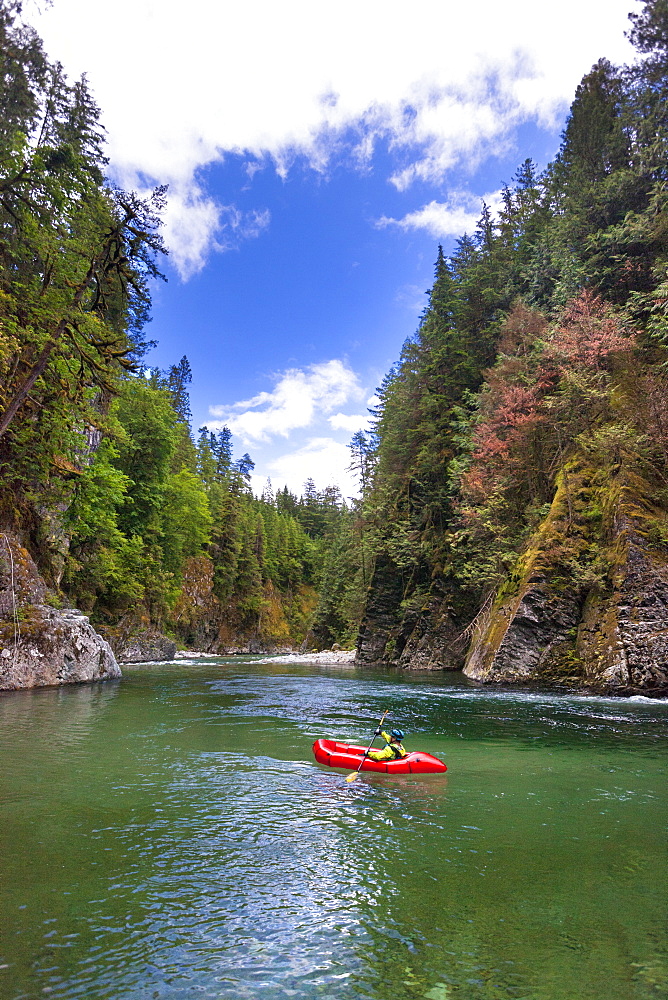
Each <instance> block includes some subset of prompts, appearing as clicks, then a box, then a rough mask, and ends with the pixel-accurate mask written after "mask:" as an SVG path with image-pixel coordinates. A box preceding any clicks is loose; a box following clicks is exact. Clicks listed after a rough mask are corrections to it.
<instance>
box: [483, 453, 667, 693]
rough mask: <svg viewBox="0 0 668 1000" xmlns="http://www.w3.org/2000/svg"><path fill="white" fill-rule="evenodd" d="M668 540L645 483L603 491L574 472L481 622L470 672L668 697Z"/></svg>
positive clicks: (626, 480)
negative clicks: (598, 518) (665, 693)
mask: <svg viewBox="0 0 668 1000" xmlns="http://www.w3.org/2000/svg"><path fill="white" fill-rule="evenodd" d="M597 511H598V512H599V515H600V522H599V525H598V526H597V525H596V517H595V516H593V513H595V512H597ZM667 539H668V517H667V516H666V513H665V511H663V510H660V509H659V508H657V507H655V506H654V505H653V504H652V502H651V500H650V493H649V490H647V489H646V484H645V483H644V482H643V480H642V479H641V478H640V477H638V476H631V475H628V474H627V475H625V476H622V475H621V474H620V475H619V477H618V479H617V480H616V481H615V482H612V483H609V482H608V483H604V484H603V483H601V482H600V479H599V481H598V482H597V479H596V476H595V475H594V474H592V473H591V470H588V469H587V468H586V466H585V465H584V464H583V463H579V464H578V463H576V462H574V463H572V465H571V468H570V469H569V471H568V475H567V476H562V477H561V479H560V483H559V486H558V489H557V493H556V495H555V498H554V502H553V504H552V508H551V510H550V513H549V515H548V517H547V518H546V520H545V521H544V523H543V524H542V525H541V527H540V529H539V530H538V532H537V533H536V535H535V536H534V538H533V539H532V540H531V542H530V544H529V546H528V548H527V551H526V552H525V553H524V554H523V556H522V557H521V558H520V560H519V562H518V566H517V568H516V570H515V572H514V574H513V575H512V576H511V578H510V579H509V580H508V581H507V582H506V583H505V584H504V586H503V587H502V588H501V589H500V591H499V593H498V594H497V598H496V601H495V602H494V604H493V606H492V608H491V611H490V613H489V614H488V615H487V616H486V618H485V620H484V621H483V622H481V623H480V625H479V627H478V629H477V631H476V633H475V635H474V638H473V642H472V644H471V649H470V651H469V655H468V658H467V661H466V665H465V668H464V673H465V674H466V675H467V676H468V677H471V678H474V679H475V680H479V681H482V682H485V683H489V682H497V683H517V682H524V683H526V682H536V681H538V682H543V683H548V684H553V683H556V684H559V685H563V686H567V687H576V688H579V689H583V688H584V689H588V690H594V691H602V692H608V693H611V694H627V693H633V692H645V693H659V692H664V691H666V690H668V544H667V543H666V540H667Z"/></svg>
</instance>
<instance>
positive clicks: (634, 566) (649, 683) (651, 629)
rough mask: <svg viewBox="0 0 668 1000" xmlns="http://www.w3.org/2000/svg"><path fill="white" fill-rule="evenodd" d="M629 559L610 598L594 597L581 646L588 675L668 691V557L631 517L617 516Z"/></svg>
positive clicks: (613, 684)
mask: <svg viewBox="0 0 668 1000" xmlns="http://www.w3.org/2000/svg"><path fill="white" fill-rule="evenodd" d="M615 528H616V530H617V534H618V538H619V540H620V543H621V545H622V547H623V550H624V556H625V558H624V559H623V561H622V562H621V563H620V565H619V566H618V567H617V569H616V571H615V573H614V575H613V580H612V583H613V591H612V594H611V595H610V597H609V598H608V599H607V600H606V599H601V598H600V597H599V596H598V595H592V597H591V598H590V600H589V601H588V602H587V605H586V606H585V610H584V614H583V619H582V624H581V625H580V629H579V633H578V640H577V648H578V652H579V654H580V656H581V657H582V659H583V662H584V666H585V678H586V679H588V680H590V681H591V680H593V681H594V682H597V683H599V684H602V685H603V686H605V687H607V688H611V689H617V690H626V689H628V690H629V691H634V690H638V691H640V690H645V691H663V690H667V689H668V560H666V558H665V554H663V553H659V552H657V551H656V550H654V551H652V550H651V549H649V548H648V547H647V543H646V541H645V539H644V538H643V537H642V536H641V535H640V533H639V532H638V530H637V526H636V524H634V522H633V519H632V518H629V517H627V516H623V515H621V516H618V517H617V518H616V524H615Z"/></svg>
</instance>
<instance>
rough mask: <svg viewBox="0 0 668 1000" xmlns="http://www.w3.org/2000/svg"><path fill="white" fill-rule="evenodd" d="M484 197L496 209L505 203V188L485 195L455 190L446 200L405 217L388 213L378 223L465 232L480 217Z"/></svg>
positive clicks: (446, 233)
mask: <svg viewBox="0 0 668 1000" xmlns="http://www.w3.org/2000/svg"><path fill="white" fill-rule="evenodd" d="M483 201H484V202H485V203H486V204H487V205H488V206H489V207H490V209H491V210H492V212H496V211H498V209H499V206H500V204H501V192H500V191H494V192H493V193H491V194H486V195H484V196H483V198H479V197H477V196H476V195H472V194H470V193H469V192H467V191H455V192H452V193H451V194H450V197H449V198H448V200H447V201H445V202H438V201H431V202H429V204H428V205H424V207H423V208H420V209H418V210H417V211H416V212H410V213H409V214H408V215H405V216H404V217H403V218H402V219H390V218H387V217H386V216H384V217H383V218H382V219H379V220H378V222H377V223H376V225H377V226H379V227H385V226H399V228H401V229H425V230H426V231H427V232H429V233H431V235H432V236H435V237H437V238H438V237H445V236H461V235H462V233H472V232H473V231H474V230H475V228H476V224H477V222H478V220H479V218H480V213H481V211H482V203H483Z"/></svg>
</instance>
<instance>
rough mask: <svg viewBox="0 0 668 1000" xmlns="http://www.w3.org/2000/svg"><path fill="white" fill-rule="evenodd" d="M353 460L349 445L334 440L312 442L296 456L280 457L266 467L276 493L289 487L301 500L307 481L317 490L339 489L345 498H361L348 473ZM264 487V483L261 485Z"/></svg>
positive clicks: (357, 486)
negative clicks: (284, 486)
mask: <svg viewBox="0 0 668 1000" xmlns="http://www.w3.org/2000/svg"><path fill="white" fill-rule="evenodd" d="M350 461H351V456H350V451H349V450H348V447H347V445H345V444H341V443H340V442H338V441H335V440H334V439H333V438H328V437H316V438H310V439H309V440H308V441H307V443H306V444H305V445H304V446H303V447H301V448H299V449H297V450H296V451H293V452H287V453H286V454H284V455H279V456H278V457H277V458H274V459H273V460H272V461H270V462H268V463H267V469H268V470H269V475H270V476H271V481H272V484H273V485H274V489H279V488H282V487H283V485H284V484H285V485H287V487H288V489H289V490H291V491H292V492H293V493H296V494H297V495H298V496H300V495H301V493H302V488H303V486H304V483H305V482H306V480H307V479H312V480H313V482H314V483H315V485H316V488H317V489H319V490H323V489H324V488H325V487H326V486H338V487H339V489H340V490H341V493H342V494H343V496H344V497H354V496H357V495H358V494H359V485H358V483H357V479H356V477H355V476H354V475H353V474H352V473H351V472H349V471H348V466H349V465H350ZM262 486H264V483H263V484H262Z"/></svg>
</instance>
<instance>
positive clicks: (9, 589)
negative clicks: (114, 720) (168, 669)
mask: <svg viewBox="0 0 668 1000" xmlns="http://www.w3.org/2000/svg"><path fill="white" fill-rule="evenodd" d="M50 599H52V595H51V594H50V592H49V591H48V589H47V587H46V585H45V583H44V580H43V579H42V577H41V576H40V574H39V572H38V570H37V567H36V565H35V563H34V562H33V559H32V557H31V556H30V554H29V552H28V550H27V548H26V547H25V545H23V544H22V542H21V540H20V539H19V537H18V536H17V535H16V534H14V533H12V532H9V531H6V532H2V533H0V690H4V691H7V690H10V691H12V690H16V689H18V688H31V687H44V686H49V685H55V684H74V683H80V682H83V681H98V680H110V679H113V678H116V677H120V676H121V671H120V669H119V666H118V663H117V662H116V659H115V657H114V654H113V652H112V650H111V647H110V646H109V644H108V643H107V642H106V641H105V640H104V639H103V638H102V637H101V636H99V635H98V634H97V632H96V631H95V630H94V629H93V627H92V626H91V624H90V622H89V621H88V618H87V617H86V616H85V615H82V614H80V612H79V611H77V610H76V609H74V608H68V609H63V610H57V609H56V608H54V607H52V606H51V605H50V604H49V603H48V602H49V600H50Z"/></svg>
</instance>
